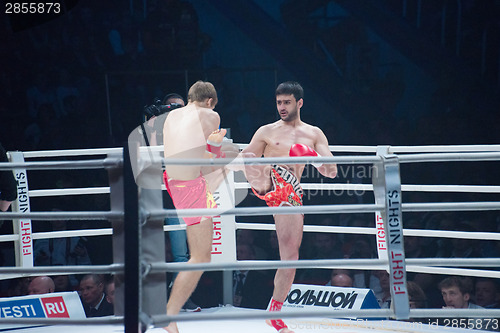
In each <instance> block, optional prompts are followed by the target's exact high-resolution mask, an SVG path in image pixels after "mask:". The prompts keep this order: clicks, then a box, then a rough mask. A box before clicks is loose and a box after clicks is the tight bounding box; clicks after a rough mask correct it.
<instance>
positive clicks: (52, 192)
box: [29, 186, 110, 198]
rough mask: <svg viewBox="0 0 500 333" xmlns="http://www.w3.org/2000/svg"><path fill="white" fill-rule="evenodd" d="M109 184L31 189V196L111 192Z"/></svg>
mask: <svg viewBox="0 0 500 333" xmlns="http://www.w3.org/2000/svg"><path fill="white" fill-rule="evenodd" d="M109 193H110V189H109V186H108V187H106V186H103V187H85V188H83V187H80V188H57V189H45V190H30V191H29V196H30V198H39V197H55V196H64V195H86V194H109Z"/></svg>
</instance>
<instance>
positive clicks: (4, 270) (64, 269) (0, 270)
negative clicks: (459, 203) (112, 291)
mask: <svg viewBox="0 0 500 333" xmlns="http://www.w3.org/2000/svg"><path fill="white" fill-rule="evenodd" d="M124 271H125V266H124V265H123V264H111V265H72V266H71V265H67V266H34V267H0V277H1V278H4V276H3V275H4V274H22V275H23V276H35V275H42V274H51V275H55V274H68V273H73V274H85V273H89V272H92V273H123V272H124Z"/></svg>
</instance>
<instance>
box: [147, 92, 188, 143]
mask: <svg viewBox="0 0 500 333" xmlns="http://www.w3.org/2000/svg"><path fill="white" fill-rule="evenodd" d="M185 104H186V103H185V102H184V99H183V98H182V96H181V95H179V94H176V93H172V94H168V95H166V96H165V97H164V98H163V100H160V99H159V98H157V97H155V98H154V100H153V104H151V105H149V106H145V107H144V117H145V118H146V119H145V120H146V123H145V124H146V126H147V127H146V126H144V124H142V125H141V127H142V130H143V135H144V140H145V141H146V145H147V146H157V145H158V144H163V123H164V122H165V116H166V115H167V114H168V112H170V111H172V110H175V109H178V108H181V107H183V106H185ZM161 115H165V116H163V117H160V116H161ZM148 127H149V128H148Z"/></svg>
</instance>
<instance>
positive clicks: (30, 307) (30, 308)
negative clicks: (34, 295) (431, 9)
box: [0, 299, 45, 318]
mask: <svg viewBox="0 0 500 333" xmlns="http://www.w3.org/2000/svg"><path fill="white" fill-rule="evenodd" d="M0 318H45V312H44V311H43V308H42V304H41V303H40V300H39V299H19V300H9V301H4V302H2V301H0Z"/></svg>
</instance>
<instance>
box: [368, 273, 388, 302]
mask: <svg viewBox="0 0 500 333" xmlns="http://www.w3.org/2000/svg"><path fill="white" fill-rule="evenodd" d="M372 275H374V276H375V277H377V278H378V280H379V283H380V288H381V289H382V291H381V292H380V293H379V294H378V295H377V294H375V296H376V297H377V301H378V304H379V305H380V308H382V309H389V308H390V307H391V281H390V276H389V273H388V272H387V271H385V270H380V271H373V272H372Z"/></svg>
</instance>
